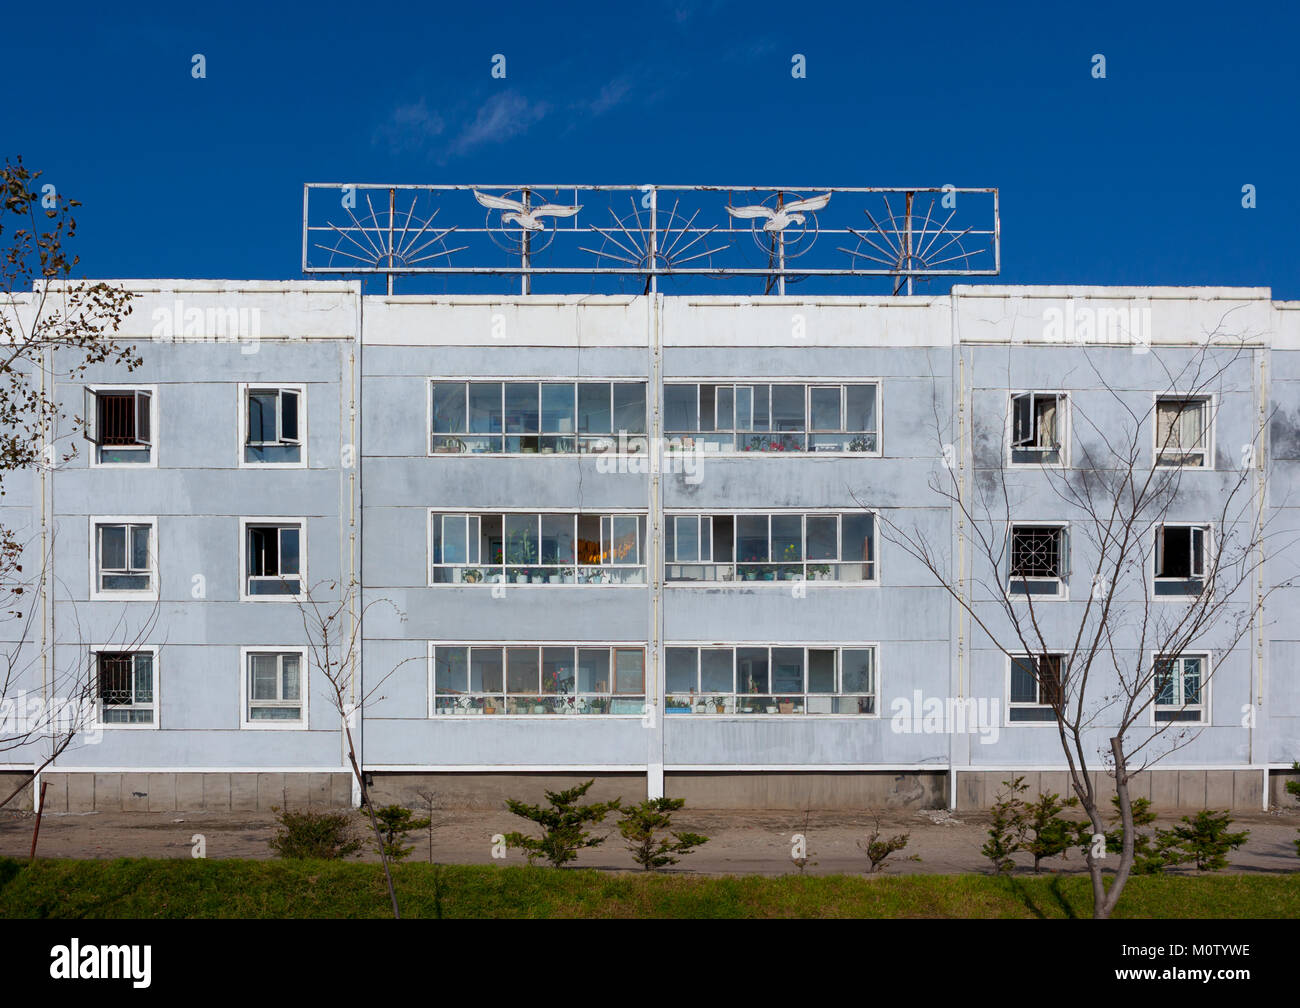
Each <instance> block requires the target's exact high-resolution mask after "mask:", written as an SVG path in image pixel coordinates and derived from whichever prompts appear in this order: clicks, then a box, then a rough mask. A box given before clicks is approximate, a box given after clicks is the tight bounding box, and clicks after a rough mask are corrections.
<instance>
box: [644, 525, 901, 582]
mask: <svg viewBox="0 0 1300 1008" xmlns="http://www.w3.org/2000/svg"><path fill="white" fill-rule="evenodd" d="M664 577H665V580H667V581H669V582H687V581H709V582H717V581H747V582H748V581H756V582H761V581H795V580H800V579H802V580H806V581H836V582H864V581H875V580H876V518H875V515H874V514H872V513H871V512H870V511H857V512H847V513H843V514H836V513H829V514H827V513H807V514H788V513H776V514H749V513H737V514H668V515H665V517H664Z"/></svg>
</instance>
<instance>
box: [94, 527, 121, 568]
mask: <svg viewBox="0 0 1300 1008" xmlns="http://www.w3.org/2000/svg"><path fill="white" fill-rule="evenodd" d="M99 563H100V567H101V568H102V569H104V570H126V529H125V528H123V527H122V526H121V525H101V526H100V528H99Z"/></svg>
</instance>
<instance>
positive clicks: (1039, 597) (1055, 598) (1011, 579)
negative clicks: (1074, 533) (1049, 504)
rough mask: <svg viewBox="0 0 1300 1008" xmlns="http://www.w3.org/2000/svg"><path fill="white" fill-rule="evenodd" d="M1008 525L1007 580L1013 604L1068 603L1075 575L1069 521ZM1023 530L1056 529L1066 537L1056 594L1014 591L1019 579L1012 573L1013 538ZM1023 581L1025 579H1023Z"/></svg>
mask: <svg viewBox="0 0 1300 1008" xmlns="http://www.w3.org/2000/svg"><path fill="white" fill-rule="evenodd" d="M1007 525H1008V531H1007V537H1008V540H1007V561H1006V562H1007V580H1006V589H1007V597H1008V598H1010V599H1011V601H1012V602H1027V601H1028V600H1029V599H1031V598H1032V599H1033V601H1034V602H1036V603H1037V602H1068V601H1069V598H1070V577H1071V575H1072V574H1073V566H1072V564H1071V557H1070V553H1071V549H1072V546H1073V544H1072V543H1071V542H1070V539H1071V536H1070V523H1069V522H1068V521H1020V520H1019V519H1017V520H1015V521H1010V522H1008V523H1007ZM1021 528H1024V529H1029V528H1054V529H1060V530H1061V534H1062V536H1063V537H1064V542H1063V548H1062V549H1061V551H1060V552H1061V556H1060V560H1061V566H1062V567H1063V568H1064V570H1063V571H1062V573H1061V574H1060V575H1059V576H1058V577H1057V578H1056V592H1055V593H1054V594H1053V593H1048V592H1015V591H1013V590H1012V588H1013V586H1014V584H1015V582H1016V580H1017V579H1016V577H1015V575H1013V574H1012V573H1011V564H1012V562H1013V558H1014V552H1013V551H1014V545H1013V543H1012V541H1011V540H1012V537H1013V536H1014V535H1015V531H1016V529H1021ZM1021 580H1024V579H1023V578H1022V579H1021ZM1036 580H1042V581H1045V580H1047V579H1046V578H1039V579H1036Z"/></svg>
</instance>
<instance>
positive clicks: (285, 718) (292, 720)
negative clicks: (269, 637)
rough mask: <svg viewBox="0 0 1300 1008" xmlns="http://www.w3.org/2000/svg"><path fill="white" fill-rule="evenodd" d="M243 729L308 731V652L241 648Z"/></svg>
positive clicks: (284, 649) (290, 649)
mask: <svg viewBox="0 0 1300 1008" xmlns="http://www.w3.org/2000/svg"><path fill="white" fill-rule="evenodd" d="M241 655H242V659H243V667H244V672H243V680H242V689H241V693H242V697H241V701H242V707H243V720H242V722H241V727H243V728H306V727H307V692H308V691H307V652H306V651H305V650H304V649H302V648H243V649H242V652H241Z"/></svg>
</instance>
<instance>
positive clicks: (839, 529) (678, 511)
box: [662, 452, 882, 591]
mask: <svg viewBox="0 0 1300 1008" xmlns="http://www.w3.org/2000/svg"><path fill="white" fill-rule="evenodd" d="M808 454H811V453H808ZM854 454H861V453H857V452H855V453H854ZM855 513H856V514H869V515H871V519H872V522H873V523H874V531H875V537H874V541H873V557H872V561H871V573H872V576H871V577H870V578H868V579H864V580H861V581H836V580H831V581H812V580H808V579H806V578H804V579H799V578H796V579H794V580H787V581H782V580H779V579H774V580H772V581H744V580H740V579H736V578H733V579H732V580H729V581H704V580H700V581H689V580H683V581H669V580H668V579H667V576H666V571H665V578H664V582H663V583H664V587H665V588H670V589H674V590H675V589H679V588H693V587H709V588H713V587H716V586H718V585H724V586H727V587H744V588H746V589H748V588H764V589H766V588H774V587H775V588H781V589H783V590H786V591H788V590H789V588H790V585H791V584H803V585H814V586H816V587H818V588H879V587H880V584H881V580H880V550H881V539H882V537H881V535H880V509H879V508H849V509H846V508H816V509H808V508H731V509H724V510H711V511H700V510H695V509H693V508H671V509H668V510H665V511H664V513H663V518H664V527H665V529H666V528H667V523H668V522H669V521H676V520H677V519H678V518H696V519H704V518H709V519H712V518H714V517H718V516H721V517H730V518H731V519H732V520H733V526H732V528H733V533H732V535H733V541H732V556H733V557H734V556H735V541H734V536H735V532H734V528H735V519H736V518H739V517H742V516H745V515H797V516H799V517H801V518H802V519H803V553H804V559H803V560H801V561H799V563H800V564H802V565H803V566H805V567H808V566H812V565H816V564H823V563H828V564H840V563H860V562H861V561H855V560H845V559H843V557H844V525H843V521H842V520H841V521H839V522H837V523H836V530H835V535H836V552H837V553H838V555H839V557H840V559H839V560H809V559H808V558H807V555H808V519H809V518H835V517H839V516H841V515H846V514H855ZM674 531H675V530H674ZM662 539H663V543H662V548H663V549H664V551H665V554H664V567H665V568H667V567H669V566H673V565H680V564H690V563H700V564H714V565H715V566H730V567H731V568H732V571H733V573H736V572H737V568H738V567H740V566H741V563H740V561H738V560H732V561H731V562H730V563H729V564H727V563H724V562H723V561H714V560H713V559H712V555H713V549H714V542H713V534H712V529H710V534H709V552H710V559H708V560H704V559H701V560H698V561H691V560H682V561H678V560H675V559H670V558H669V557H668V556H667V552H666V550H667V545H668V537H667V534H666V532H665V534H664V535H663V536H662ZM771 540H772V531H771V523H770V522H769V523H768V544H769V546H770V545H771ZM763 563H767V564H768V565H771V566H775V565H779V564H780V563H781V561H779V560H771V561H763Z"/></svg>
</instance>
